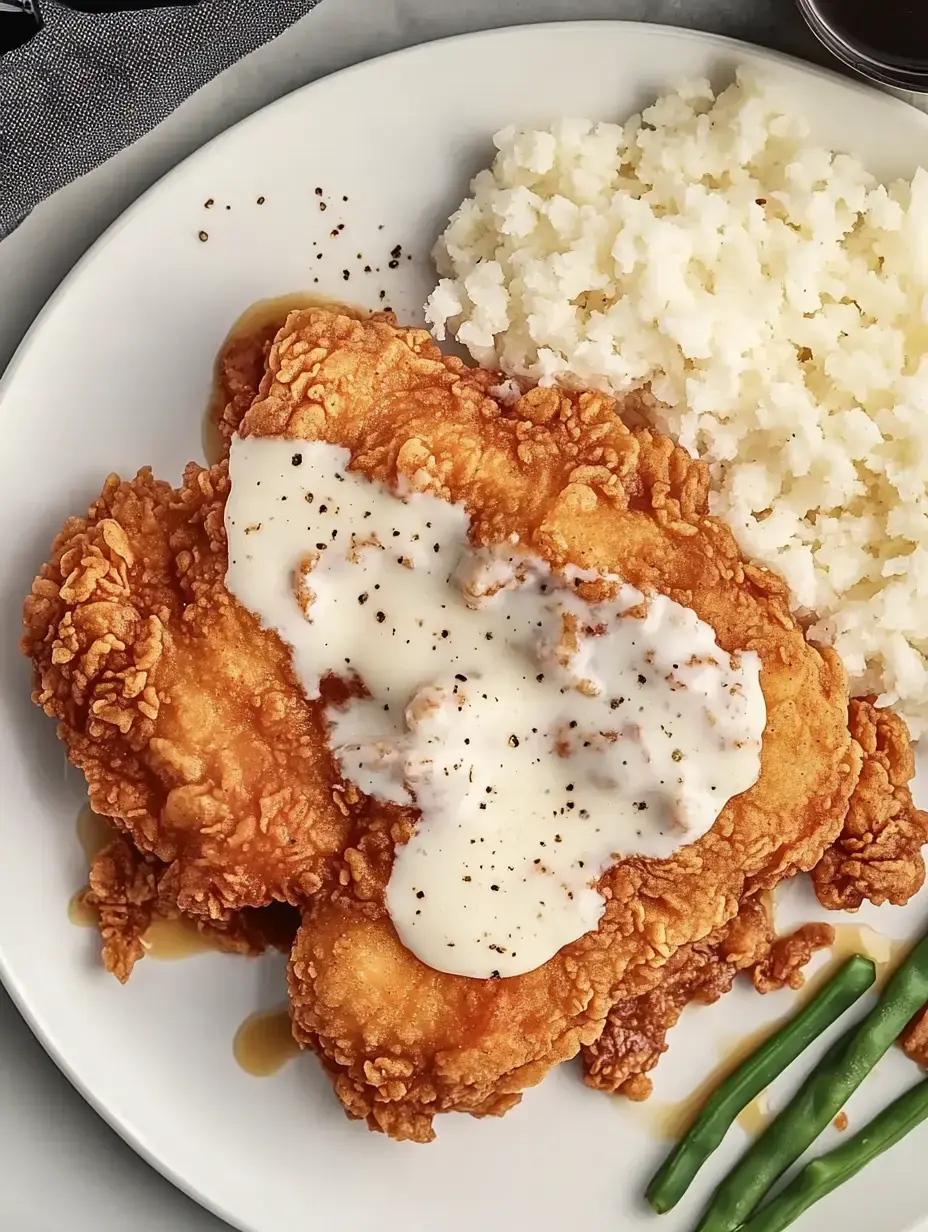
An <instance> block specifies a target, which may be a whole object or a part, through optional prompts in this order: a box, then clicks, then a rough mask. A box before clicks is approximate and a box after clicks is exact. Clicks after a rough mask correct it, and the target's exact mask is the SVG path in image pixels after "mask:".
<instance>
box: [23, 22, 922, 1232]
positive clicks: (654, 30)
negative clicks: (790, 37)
mask: <svg viewBox="0 0 928 1232" xmlns="http://www.w3.org/2000/svg"><path fill="white" fill-rule="evenodd" d="M597 28H599V29H603V30H609V31H615V30H621V29H629V30H634V31H639V30H647V31H648V34H649V36H650V37H653V38H655V39H658V40H660V39H665V38H666V39H675V40H679V41H682V42H696V43H703V44H706V45H707V46H712V47H714V48H716V49H718V51H719V52H728V53H729V54H730V55H731V56H732V57H737V55H738V54H745V53H747V54H749V55H752V56H759V57H761V58H762V59H763V60H764V61H766V62H767V63H768V64H772V65H776V66H779V67H783V68H788V69H791V70H793V71H799V72H800V73H802V74H804V75H805V76H807V77H808V76H811V77H815V78H818V79H820V80H822V81H825V82H831V83H833V84H835V85H839V86H841V87H842V88H844V89H851V90H853V91H854V92H855V93H858V94H861V95H865V96H867V97H870V98H875V99H879V100H880V104H881V105H886V104H888V105H889V106H890V107H891V108H895V109H903V108H904V109H905V111H906V113H907V114H908V115H909V117H910V118H911V116H912V115H915V116H918V117H919V121H916V122H921V123H923V124H924V126H925V127H926V129H928V113H924V112H922V111H920V110H919V108H917V107H914V106H913V105H912V104H911V103H909V102H907V101H906V100H905V99H902V98H899V97H897V96H896V95H893V94H890V93H888V92H887V91H886V90H883V89H881V88H879V87H878V86H876V85H874V84H872V83H869V82H867V81H865V80H862V79H858V78H855V77H851V76H848V75H847V74H846V73H845V72H842V71H840V70H839V69H832V68H826V67H824V66H822V65H819V64H815V63H813V62H812V61H808V60H803V59H802V58H801V57H799V56H794V55H790V54H788V53H785V52H780V51H776V50H774V49H772V48H768V47H765V46H763V44H760V43H752V42H749V41H748V40H746V39H738V38H733V37H731V36H729V35H723V34H716V33H715V32H713V31H708V30H698V29H691V28H689V27H686V26H674V25H668V24H666V23H658V22H648V21H628V20H621V19H616V20H611V19H593V20H586V21H585V20H582V19H575V20H569V21H545V22H519V23H515V24H510V25H505V26H499V27H495V28H490V29H483V30H475V31H469V32H466V33H459V34H451V35H446V36H444V37H441V38H437V39H430V40H427V41H426V42H422V43H417V44H414V45H412V46H409V47H402V48H398V49H396V50H394V51H390V52H386V53H384V54H382V55H379V56H372V57H370V58H368V59H365V60H361V61H358V62H357V63H355V64H351V65H347V66H346V67H344V68H341V69H337V70H335V71H334V72H331V73H326V74H324V75H322V76H319V77H316V78H314V79H313V80H311V81H308V82H306V83H304V84H303V85H299V86H296V87H294V88H293V89H292V90H288V91H287V92H286V93H284V94H282V95H281V96H280V97H279V98H276V99H274V100H272V101H271V102H269V103H266V104H265V105H264V106H263V107H259V108H257V109H256V110H254V111H252V112H250V113H249V114H248V115H246V116H243V117H241V119H239V120H237V121H236V122H235V123H234V124H230V125H229V126H228V127H227V128H224V129H223V130H222V131H221V132H219V133H217V134H215V136H213V137H211V138H210V139H209V140H208V141H206V142H204V143H203V144H202V145H200V146H198V147H197V148H196V149H195V150H193V151H191V152H190V153H189V154H187V155H186V156H185V157H184V158H182V159H181V160H180V161H179V162H178V163H176V164H175V165H174V166H173V167H171V168H170V169H169V170H167V171H166V172H165V173H164V174H163V175H161V176H159V177H158V179H156V180H155V181H154V182H153V183H152V184H150V185H149V186H148V187H147V188H146V189H145V190H144V191H143V192H142V193H140V194H139V196H137V197H136V198H135V199H134V200H133V201H132V202H131V203H130V204H129V205H128V206H127V207H126V208H125V209H124V210H123V211H122V213H121V214H119V216H118V217H117V218H115V219H114V220H113V221H112V222H111V223H110V224H109V226H107V227H106V229H105V230H104V231H103V232H102V233H101V234H100V235H99V236H98V237H97V238H96V239H95V240H94V241H93V243H92V244H91V245H90V247H89V248H88V249H87V250H86V251H85V252H84V253H83V254H82V255H81V256H80V257H79V259H78V260H77V261H76V262H75V264H74V265H73V266H72V267H71V268H70V269H69V270H68V272H67V273H66V274H65V275H64V277H63V278H62V279H61V281H60V282H59V283H58V284H57V286H56V287H55V289H54V290H53V291H52V293H51V295H50V296H49V297H48V299H47V300H46V301H45V303H44V304H43V305H42V307H41V308H40V310H39V312H38V313H37V314H36V317H35V319H34V320H33V321H32V323H31V324H30V326H29V327H28V329H27V330H26V332H25V334H24V335H23V337H22V339H21V340H20V342H19V343H18V345H17V347H16V349H15V351H14V352H13V355H12V356H11V358H10V360H9V363H8V364H7V366H6V368H5V369H4V371H3V372H2V374H0V414H2V413H3V407H4V402H5V400H6V397H7V395H8V392H9V390H10V388H11V387H12V385H13V384H14V382H15V380H16V378H17V375H18V373H19V369H20V367H21V366H22V364H23V363H24V361H25V360H26V358H27V356H28V353H29V350H30V348H31V346H32V345H33V343H34V341H35V339H36V338H37V336H38V335H39V334H40V333H41V330H42V329H43V328H44V325H45V322H46V320H47V319H48V318H49V317H50V316H51V314H52V313H53V312H54V311H55V309H56V308H57V306H58V304H59V302H60V301H61V300H63V298H64V297H65V296H66V295H67V294H68V292H69V290H70V287H71V284H72V283H73V282H76V281H77V280H78V278H80V277H81V275H82V274H83V273H84V270H85V268H86V267H88V266H89V265H90V264H91V263H92V262H93V261H94V260H95V259H96V257H97V256H98V255H99V253H100V252H102V251H103V250H104V249H105V247H106V246H107V245H108V244H109V243H111V242H112V240H113V239H114V237H115V236H116V235H117V234H118V233H119V232H120V231H121V230H122V228H123V227H125V226H127V225H129V224H130V223H131V221H132V219H133V217H134V215H135V213H136V212H139V211H141V209H142V208H143V207H144V205H145V204H146V203H147V201H148V198H149V197H150V196H152V195H153V194H155V193H156V192H158V191H160V190H161V189H162V188H163V186H164V185H165V183H166V182H168V181H170V180H171V179H172V178H174V177H179V176H180V175H181V174H183V173H184V172H185V170H186V168H187V166H188V164H190V163H191V162H194V161H195V160H196V159H198V158H199V157H201V156H203V155H204V154H205V152H206V151H207V150H209V149H211V148H212V147H213V146H214V145H216V144H217V143H219V142H222V141H223V140H226V139H228V138H229V137H230V134H232V133H233V132H237V131H239V130H241V129H243V128H246V127H247V126H248V125H249V124H251V123H253V122H255V121H256V119H257V117H258V116H263V115H264V114H265V113H266V112H268V111H272V110H273V109H274V108H277V107H281V108H282V107H284V106H292V105H293V101H292V100H293V99H294V97H295V96H296V95H305V94H308V93H310V92H311V91H312V90H313V89H315V88H317V87H319V88H323V87H324V86H325V85H326V84H327V83H328V82H330V81H332V80H334V79H343V78H345V77H350V76H352V75H354V74H362V73H364V72H365V71H368V70H369V69H370V68H371V66H373V65H381V64H383V63H385V62H392V61H394V60H410V59H413V58H415V57H417V56H428V55H429V54H431V52H432V49H433V48H435V47H440V46H444V45H448V44H459V43H476V42H480V41H483V40H491V39H505V38H514V39H517V38H518V37H519V36H520V35H522V34H524V33H527V32H532V33H538V34H540V35H542V36H544V35H549V36H551V37H556V35H557V33H558V32H563V31H565V30H568V29H570V30H579V29H583V30H584V31H587V30H589V31H595V30H596V29H597ZM284 33H286V32H284ZM278 37H280V36H278ZM55 195H56V194H54V193H53V194H52V195H51V197H48V198H46V199H45V201H43V202H40V203H39V205H38V206H37V207H36V208H42V206H44V205H45V204H46V203H47V202H51V201H52V200H53V198H54V196H55ZM0 984H2V986H3V988H4V989H5V991H6V992H7V994H8V995H9V997H10V999H11V1001H12V1002H13V1005H14V1006H15V1008H16V1010H17V1012H18V1013H19V1014H20V1015H21V1017H22V1018H23V1019H24V1021H25V1022H26V1024H27V1026H28V1027H29V1030H30V1031H31V1032H32V1034H33V1036H34V1037H35V1039H36V1040H37V1041H38V1043H39V1044H40V1045H41V1047H42V1049H43V1051H44V1052H45V1054H46V1056H48V1057H49V1059H50V1060H51V1061H52V1062H53V1063H54V1065H55V1066H56V1068H57V1069H58V1070H59V1072H60V1073H61V1074H62V1075H63V1076H64V1077H65V1078H66V1079H67V1081H68V1082H69V1083H70V1085H71V1086H72V1087H73V1088H74V1090H75V1091H77V1093H78V1094H79V1095H80V1096H81V1098H82V1099H83V1100H84V1101H85V1102H86V1103H87V1104H88V1105H89V1106H90V1107H91V1108H92V1109H93V1111H94V1112H95V1113H96V1114H97V1115H98V1116H99V1117H100V1118H101V1119H102V1120H103V1121H104V1123H105V1124H106V1125H107V1126H108V1127H109V1128H110V1129H111V1130H112V1131H113V1132H115V1133H116V1134H117V1135H118V1136H119V1137H120V1138H121V1139H122V1140H123V1142H125V1143H126V1145H127V1146H129V1147H130V1148H131V1149H132V1150H133V1151H134V1152H135V1153H136V1154H137V1155H138V1156H139V1157H140V1158H141V1159H142V1160H144V1161H145V1162H146V1163H147V1164H148V1165H149V1166H150V1167H152V1168H153V1169H154V1170H155V1172H157V1173H158V1174H159V1175H160V1176H162V1177H163V1178H164V1179H165V1180H166V1181H168V1182H169V1183H170V1184H171V1185H173V1186H174V1187H175V1188H176V1189H178V1190H180V1191H181V1193H183V1194H184V1195H186V1196H187V1197H188V1198H190V1199H191V1200H192V1201H194V1202H196V1203H197V1204H198V1205H199V1206H201V1207H202V1208H203V1209H204V1210H206V1211H208V1212H210V1213H211V1214H213V1215H215V1216H216V1217H217V1218H219V1219H222V1220H224V1221H225V1222H226V1223H228V1224H229V1225H230V1226H231V1227H232V1228H234V1229H237V1230H238V1232H255V1228H254V1225H251V1224H246V1223H243V1222H242V1221H241V1219H240V1217H239V1216H238V1215H236V1214H235V1213H234V1212H233V1211H231V1210H229V1209H228V1208H226V1207H225V1205H224V1204H223V1202H222V1201H221V1199H219V1198H214V1197H211V1196H209V1195H207V1194H206V1193H204V1192H203V1191H202V1190H201V1189H200V1188H198V1186H197V1185H196V1184H195V1183H194V1182H193V1181H191V1180H190V1179H189V1178H188V1177H187V1176H186V1175H184V1174H182V1173H179V1172H177V1171H176V1170H175V1169H174V1168H173V1167H171V1165H169V1164H168V1163H166V1162H165V1161H164V1160H163V1159H162V1158H161V1157H160V1156H159V1155H157V1154H156V1152H155V1151H154V1150H152V1149H151V1148H149V1147H148V1146H147V1144H146V1143H145V1141H144V1136H143V1134H142V1133H141V1131H139V1130H138V1129H137V1128H136V1127H135V1126H134V1125H133V1124H132V1123H131V1122H130V1121H129V1120H127V1119H124V1118H121V1117H119V1116H118V1115H117V1114H115V1113H113V1112H112V1111H111V1109H110V1108H109V1106H108V1105H107V1104H106V1103H105V1102H104V1100H103V1099H102V1098H99V1097H98V1096H97V1095H96V1094H95V1092H94V1090H93V1089H92V1087H90V1086H89V1085H88V1084H87V1083H85V1082H84V1081H83V1079H82V1078H81V1077H80V1075H79V1074H78V1073H77V1072H76V1070H75V1069H74V1068H73V1066H72V1065H71V1063H70V1062H69V1060H68V1059H67V1058H66V1056H65V1055H64V1053H63V1052H62V1051H61V1050H60V1049H59V1048H58V1047H57V1046H56V1045H55V1044H54V1043H53V1041H52V1033H51V1032H50V1031H48V1032H47V1031H46V1029H45V1025H44V1023H43V1021H42V1020H41V1016H40V1015H39V1014H38V1012H36V1011H34V1010H33V1008H32V1006H31V1004H30V999H29V997H28V994H27V991H26V988H25V987H24V986H23V985H22V984H21V983H20V981H18V980H17V979H16V977H15V975H14V973H13V971H12V970H11V969H10V968H9V966H8V964H7V961H6V959H5V957H4V951H3V945H2V939H0Z"/></svg>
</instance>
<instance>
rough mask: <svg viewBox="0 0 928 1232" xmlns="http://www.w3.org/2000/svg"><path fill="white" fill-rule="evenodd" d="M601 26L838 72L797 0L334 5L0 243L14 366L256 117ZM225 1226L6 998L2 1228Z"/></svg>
mask: <svg viewBox="0 0 928 1232" xmlns="http://www.w3.org/2000/svg"><path fill="white" fill-rule="evenodd" d="M595 18H624V19H628V20H649V21H662V22H667V23H671V24H674V25H685V26H691V27H693V28H698V29H703V30H712V31H715V32H717V33H720V34H728V35H731V36H733V37H735V38H742V39H746V40H748V41H750V42H755V43H762V44H765V45H766V46H770V47H775V48H777V49H779V50H781V51H786V52H790V53H792V54H794V55H799V56H803V57H804V58H806V59H815V60H819V61H820V62H822V63H827V62H828V57H827V56H826V55H825V53H823V52H822V51H821V49H820V48H819V47H818V44H817V43H816V42H815V41H814V39H813V38H812V36H811V35H810V34H808V32H807V31H806V29H805V26H804V25H803V23H802V21H801V19H800V18H799V16H798V15H797V13H796V11H795V9H794V7H793V3H792V0H453V2H452V0H439V2H438V3H435V0H325V3H324V4H323V5H322V6H321V7H320V8H319V9H317V10H316V11H315V12H314V13H311V14H310V15H309V16H308V17H306V18H304V20H303V21H301V22H299V23H298V24H297V25H296V26H294V27H293V28H292V29H291V30H289V31H288V32H287V33H285V34H284V35H283V36H282V37H281V38H279V39H277V41H276V42H274V43H272V44H270V45H269V46H267V47H265V48H262V49H261V50H260V51H257V52H255V53H254V54H253V55H251V56H249V57H248V58H247V59H245V60H243V61H241V62H240V63H239V64H237V65H235V66H234V67H233V68H231V69H229V70H228V71H227V72H225V73H223V74H222V76H220V77H219V78H217V79H216V80H215V81H213V82H212V83H211V84H210V85H208V86H206V87H205V88H204V89H203V90H201V91H200V92H199V93H198V94H196V95H195V96H194V97H193V98H191V99H190V100H188V102H187V103H185V104H184V105H183V106H182V107H181V108H180V109H179V110H178V111H177V112H175V113H174V115H173V116H171V117H170V119H168V120H167V121H166V122H165V123H163V124H162V125H161V126H160V127H159V128H157V129H156V130H155V131H154V132H152V133H150V134H149V135H148V136H147V137H145V138H143V139H142V140H141V141H140V142H138V144H137V145H134V146H132V147H131V148H130V149H127V150H124V151H123V152H122V153H121V154H119V155H118V156H117V157H116V158H113V159H112V160H111V161H110V162H109V163H107V164H106V165H104V166H103V167H100V168H98V169H97V170H96V171H94V172H93V173H92V174H91V175H88V176H86V177H85V178H83V179H82V180H80V181H78V182H76V183H74V184H71V185H70V186H69V187H67V188H66V189H63V190H62V191H61V192H60V193H58V194H57V195H56V196H54V197H52V198H51V199H50V200H48V201H46V202H45V203H43V205H41V206H40V207H39V208H38V209H37V210H36V211H35V212H34V213H33V214H32V216H31V217H30V218H28V219H27V220H26V222H25V223H23V225H22V226H21V227H20V228H19V229H18V230H17V231H16V232H14V233H13V235H12V236H10V237H9V238H8V239H6V240H5V241H3V242H2V243H0V288H2V302H3V311H2V314H0V370H2V369H3V368H4V367H5V366H6V364H7V362H8V360H9V359H10V357H11V355H12V354H13V352H14V350H15V349H16V347H17V345H18V344H19V341H20V339H21V338H22V336H23V334H24V333H25V331H26V329H27V328H28V326H29V325H30V323H31V322H32V320H33V318H34V317H35V315H36V313H37V312H38V310H39V309H40V308H41V306H42V304H43V303H44V302H45V300H46V299H47V298H48V296H49V295H50V294H51V292H52V291H53V290H54V288H55V287H56V286H57V284H58V283H59V282H60V280H61V279H62V278H63V277H64V275H65V274H66V273H67V272H68V270H69V269H70V268H71V267H72V266H73V265H74V263H75V261H76V260H77V258H78V257H79V256H80V255H81V254H82V253H83V252H84V250H85V249H86V248H87V247H88V246H89V245H90V244H91V243H92V241H93V240H95V239H96V237H97V236H98V235H99V234H100V233H101V232H102V231H103V230H104V229H105V228H106V227H107V226H109V224H110V223H111V222H112V221H113V219H114V218H116V217H117V215H118V214H120V213H121V212H122V210H123V209H124V208H125V207H126V206H127V205H128V204H129V203H130V202H131V201H132V200H133V199H134V198H135V197H137V196H138V195H139V193H140V192H142V190H143V189H145V188H147V187H148V186H149V184H151V183H152V182H153V181H154V180H156V179H158V178H159V177H160V176H161V175H163V174H164V172H165V171H167V170H168V169H169V168H170V167H172V166H173V165H174V164H175V163H177V162H179V161H180V160H181V159H182V158H184V157H185V156H186V155H187V154H189V153H191V152H192V151H193V150H195V149H196V148H197V147H198V146H200V145H202V144H203V142H205V141H207V140H208V139H209V138H210V137H212V136H214V135H215V134H216V133H218V132H220V131H221V130H222V129H224V128H226V127H228V126H229V125H230V124H232V123H234V122H235V121H236V120H239V119H241V117H242V116H244V115H247V114H248V113H249V112H252V111H255V110H256V109H257V108H259V107H262V106H263V105H264V104H265V103H268V102H270V101H271V100H273V99H275V98H277V97H279V96H280V95H282V94H286V93H287V92H288V91H290V90H292V89H294V88H295V87H296V86H300V85H303V84H304V83H305V82H308V81H312V80H313V79H315V78H317V77H322V76H324V75H326V74H327V73H330V72H332V71H334V70H335V69H339V68H342V67H344V66H346V65H349V64H353V63H356V62H357V61H360V60H367V59H370V58H371V57H372V56H377V55H381V54H383V53H384V52H388V51H393V50H394V49H396V48H400V47H406V46H410V45H412V44H415V43H422V42H426V41H428V40H430V39H434V38H441V37H444V36H446V35H450V34H457V33H463V32H466V31H471V30H479V29H486V28H490V27H494V26H506V25H515V24H518V23H521V22H540V21H561V20H575V19H595ZM225 1227H227V1225H226V1224H224V1223H223V1222H222V1221H221V1220H219V1219H217V1218H215V1217H214V1216H212V1215H210V1214H207V1213H206V1212H205V1211H203V1210H201V1209H200V1208H199V1207H198V1206H196V1205H195V1204H194V1203H193V1202H191V1201H190V1200H189V1199H188V1198H186V1197H184V1196H183V1195H182V1194H181V1193H179V1192H178V1191H177V1190H175V1189H174V1188H173V1187H172V1186H171V1185H170V1184H169V1183H168V1182H167V1181H165V1180H163V1179H162V1178H161V1177H160V1176H159V1175H158V1174H157V1173H156V1172H155V1171H154V1170H153V1169H151V1168H149V1167H148V1165H147V1164H145V1163H144V1162H143V1161H142V1160H141V1159H139V1158H138V1157H137V1156H136V1155H135V1154H134V1153H133V1152H132V1151H131V1150H130V1149H129V1147H127V1146H126V1145H125V1144H124V1143H123V1142H122V1140H121V1139H120V1138H118V1137H117V1135H116V1134H114V1133H113V1132H112V1130H110V1129H109V1128H108V1127H107V1126H106V1125H105V1124H104V1122H103V1121H102V1120H100V1118H99V1117H98V1116H97V1115H96V1114H95V1113H94V1112H93V1111H92V1110H91V1109H90V1108H89V1107H88V1106H87V1105H86V1104H85V1103H84V1101H83V1100H82V1099H81V1097H80V1096H79V1095H78V1094H77V1093H76V1092H75V1091H74V1090H73V1089H72V1088H71V1086H70V1085H69V1084H68V1082H67V1081H66V1079H65V1078H64V1077H63V1076H62V1075H61V1074H60V1073H59V1072H58V1070H57V1069H56V1068H55V1066H54V1065H53V1064H52V1062H51V1061H50V1060H49V1059H48V1057H47V1056H46V1055H45V1053H44V1052H43V1050H42V1048H41V1046H40V1045H39V1044H38V1043H37V1042H36V1040H35V1039H34V1038H33V1036H32V1034H31V1033H30V1031H29V1028H28V1027H27V1026H26V1024H25V1023H24V1022H23V1020H22V1019H21V1018H20V1017H19V1015H18V1013H17V1011H16V1009H15V1008H14V1006H13V1005H12V1003H11V1002H10V1000H9V998H7V997H6V995H5V994H4V993H3V992H2V990H0V1232H59V1230H61V1232H64V1230H65V1229H67V1232H126V1229H131V1230H132V1232H168V1230H170V1232H220V1230H221V1229H222V1228H225ZM359 1232H360V1230H359Z"/></svg>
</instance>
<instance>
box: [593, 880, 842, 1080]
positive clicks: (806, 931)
mask: <svg viewBox="0 0 928 1232" xmlns="http://www.w3.org/2000/svg"><path fill="white" fill-rule="evenodd" d="M834 938H835V930H834V929H833V928H832V927H831V925H829V924H803V925H802V926H801V927H800V928H797V929H796V931H795V932H793V933H791V934H790V935H789V936H786V937H777V936H776V935H775V933H774V931H773V921H772V919H771V917H770V911H769V908H768V906H767V904H766V903H765V902H764V896H762V895H758V896H757V897H755V898H748V899H746V900H745V901H744V902H743V903H742V904H741V908H740V910H739V912H738V915H736V916H735V918H734V919H733V920H731V921H730V922H729V923H728V924H726V925H724V926H723V927H722V928H720V929H716V931H715V932H713V933H710V934H709V936H708V937H706V938H704V939H703V940H702V941H697V942H696V943H694V944H693V945H686V946H681V947H680V949H679V950H677V952H676V953H675V954H674V955H673V956H672V957H671V958H669V959H668V960H667V962H666V963H665V964H664V966H663V967H662V968H661V971H660V978H659V982H658V984H657V985H656V986H655V987H654V988H653V989H651V990H650V991H649V992H646V993H643V994H642V995H641V996H639V997H635V998H633V999H631V1000H621V1001H619V1002H618V1003H617V1004H616V1005H615V1006H613V1008H612V1009H611V1010H610V1012H609V1016H608V1018H607V1019H606V1024H605V1026H604V1028H603V1033H602V1035H601V1036H600V1037H599V1039H598V1040H596V1041H595V1042H594V1043H593V1044H590V1045H588V1046H587V1047H585V1048H584V1049H583V1069H584V1081H585V1082H586V1084H587V1085H588V1086H591V1087H595V1088H596V1089H597V1090H600V1091H609V1092H616V1093H618V1094H621V1095H624V1096H625V1097H626V1098H627V1099H631V1100H634V1101H636V1102H637V1101H640V1100H643V1099H647V1098H648V1096H649V1095H650V1094H651V1081H650V1079H647V1078H645V1074H647V1073H648V1072H649V1071H650V1070H652V1069H653V1068H654V1067H655V1065H657V1063H658V1061H659V1060H660V1058H661V1056H662V1055H663V1054H664V1053H665V1052H666V1051H667V1048H668V1044H667V1032H668V1031H669V1030H670V1028H671V1027H674V1026H675V1025H676V1024H677V1022H678V1021H679V1019H680V1016H681V1014H682V1013H683V1011H684V1009H685V1008H686V1007H687V1005H689V1004H691V1003H694V1002H695V1003H697V1004H699V1005H711V1004H712V1003H713V1002H714V1001H717V1000H718V999H719V997H721V996H723V995H724V994H725V993H726V992H728V991H729V990H730V989H731V987H732V985H733V984H734V981H735V977H736V976H737V975H738V973H739V972H744V973H745V976H748V975H750V977H751V980H752V981H753V984H754V987H755V988H756V989H757V991H758V992H760V993H767V992H773V991H774V990H775V989H779V988H783V987H784V986H786V985H788V986H789V987H790V988H800V987H801V986H802V984H803V981H804V976H803V973H802V968H803V967H804V966H805V965H806V963H807V962H808V961H809V960H810V958H811V957H812V955H813V954H814V953H815V952H816V951H817V950H820V949H825V948H827V947H828V946H830V945H832V944H833V943H834Z"/></svg>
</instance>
